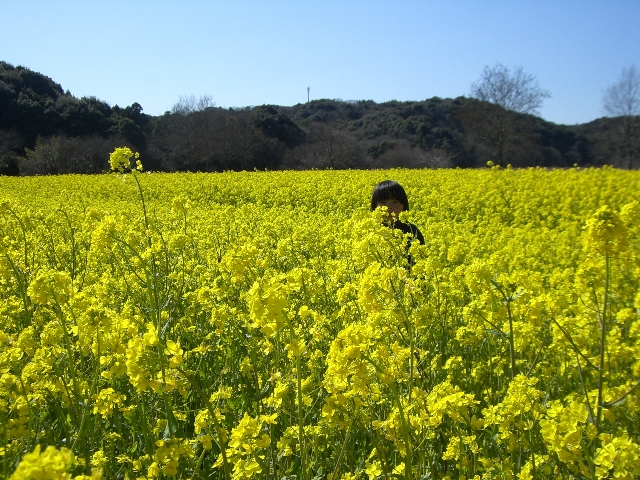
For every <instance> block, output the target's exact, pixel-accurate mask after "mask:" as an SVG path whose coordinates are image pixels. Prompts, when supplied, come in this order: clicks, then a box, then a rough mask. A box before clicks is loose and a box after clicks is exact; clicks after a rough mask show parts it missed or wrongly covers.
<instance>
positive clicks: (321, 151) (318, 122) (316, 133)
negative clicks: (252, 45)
mask: <svg viewBox="0 0 640 480" xmlns="http://www.w3.org/2000/svg"><path fill="white" fill-rule="evenodd" d="M208 105H211V103H210V102H209V103H207V102H191V103H189V102H187V103H186V104H183V105H177V107H180V108H174V109H173V113H172V112H166V113H165V114H164V115H161V116H157V117H154V116H149V115H146V114H144V113H143V108H142V106H141V105H139V104H137V103H134V104H132V105H130V106H127V107H120V106H118V105H115V106H113V107H112V106H110V105H109V104H108V103H106V102H104V101H101V100H98V99H97V98H95V97H83V98H76V97H74V96H73V95H71V93H70V92H68V91H66V92H65V91H64V90H63V88H62V86H61V85H59V84H58V83H56V82H55V81H54V80H52V79H51V78H49V77H47V76H45V75H42V74H40V73H36V72H33V71H31V70H29V69H27V68H23V67H19V66H18V67H14V66H12V65H10V64H8V63H6V62H0V173H2V174H8V175H17V174H27V175H28V174H56V173H72V172H74V173H98V172H102V171H105V170H106V169H107V168H108V163H107V160H108V154H109V152H110V151H112V150H113V148H115V147H116V146H123V145H128V146H130V147H131V148H133V149H135V150H136V151H138V152H140V154H141V157H142V158H143V159H144V165H145V168H147V169H152V170H165V171H178V170H179V171H187V170H188V171H222V170H253V169H254V168H258V169H265V168H268V169H311V168H318V169H322V168H336V169H337V168H389V167H409V168H418V167H420V168H423V167H428V168H445V167H477V166H485V165H486V162H487V161H488V160H490V159H491V160H494V162H495V163H499V164H503V165H507V164H511V165H513V166H514V167H524V166H545V167H567V166H571V165H573V164H578V165H581V166H586V165H602V164H620V166H624V164H623V158H622V156H621V154H620V151H619V150H620V149H619V145H620V138H619V133H618V132H619V131H620V128H619V127H620V123H621V119H616V118H612V119H611V118H602V119H599V120H596V121H594V122H591V123H588V124H583V125H575V126H566V125H557V124H553V123H550V122H546V121H545V120H543V119H541V118H539V117H535V116H532V115H522V114H515V113H511V112H505V111H504V110H502V109H500V108H499V107H497V106H495V105H493V104H489V103H486V102H480V101H477V100H474V99H469V98H465V97H459V98H456V99H440V98H437V97H434V98H431V99H428V100H424V101H419V102H396V101H392V102H385V103H375V102H373V101H371V100H364V101H347V102H345V101H342V100H337V99H334V100H315V101H311V102H308V103H305V104H298V105H295V106H293V107H279V106H272V105H263V106H259V107H247V108H241V109H223V108H216V107H213V106H208ZM499 119H503V120H504V119H506V121H499Z"/></svg>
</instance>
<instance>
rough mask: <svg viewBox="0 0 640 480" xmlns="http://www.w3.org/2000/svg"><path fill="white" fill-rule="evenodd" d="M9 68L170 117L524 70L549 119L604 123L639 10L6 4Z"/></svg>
mask: <svg viewBox="0 0 640 480" xmlns="http://www.w3.org/2000/svg"><path fill="white" fill-rule="evenodd" d="M0 25H2V27H1V28H0V60H4V61H6V62H9V63H11V64H13V65H23V66H25V67H28V68H30V69H32V70H35V71H38V72H40V73H43V74H45V75H47V76H49V77H51V78H52V79H53V80H54V81H56V82H58V83H60V84H61V85H62V88H64V89H65V90H69V91H70V92H71V93H72V94H73V95H75V96H77V97H82V96H96V97H98V98H99V99H101V100H103V101H106V102H108V103H109V104H110V105H116V104H118V105H120V106H126V105H130V104H131V103H133V102H138V103H140V105H142V107H143V109H144V112H145V113H148V114H150V115H160V114H162V113H164V112H165V111H166V110H169V109H171V106H172V105H173V104H175V103H176V102H177V101H178V99H179V97H180V96H181V95H196V96H197V97H199V96H200V95H210V96H211V97H212V99H213V101H214V102H215V103H216V105H217V106H220V107H240V106H249V105H262V104H276V105H295V104H296V103H303V102H305V101H306V100H307V87H309V88H310V89H311V90H310V96H311V99H318V98H340V99H343V100H369V99H370V100H374V101H376V102H385V101H388V100H400V101H406V100H424V99H426V98H431V97H434V96H437V97H441V98H447V97H457V96H460V95H467V96H468V95H469V93H470V89H471V84H472V83H473V82H474V81H475V80H477V79H478V78H479V76H480V74H481V72H482V69H483V67H484V66H485V65H490V66H493V65H495V64H496V63H497V62H501V63H503V64H504V65H506V66H507V67H516V66H522V67H523V69H524V71H525V72H526V73H530V74H533V75H535V76H536V77H537V78H538V80H539V82H540V86H541V87H543V88H544V89H546V90H548V91H549V92H550V93H551V94H552V98H550V99H548V100H546V101H545V103H544V105H543V107H542V109H541V110H540V115H541V116H542V117H543V118H545V119H546V120H549V121H552V122H556V123H564V124H575V123H584V122H588V121H591V120H594V119H596V118H599V117H601V116H603V111H602V94H603V92H604V90H605V88H606V87H607V86H609V85H611V84H612V83H613V82H615V81H616V79H617V78H618V77H619V75H620V72H621V71H622V69H623V67H628V66H631V65H635V66H636V68H640V0H599V1H590V0H579V1H578V0H537V1H533V0H531V1H529V0H509V1H506V0H505V1H498V0H495V1H491V0H484V1H479V0H478V1H470V0H447V1H445V0H433V1H428V0H423V1H418V0H393V1H392V0H387V1H376V0H368V1H350V0H340V1H333V0H323V1H312V0H308V1H303V0H298V1H293V0H290V1H285V0H278V1H276V0H263V1H257V0H254V1H249V0H228V1H195V0H181V1H162V0H153V1H149V0H130V1H119V0H110V1H106V0H105V1H92V0H83V1H80V0H76V1H71V0H57V1H54V0H50V1H32V0H20V1H16V0H0Z"/></svg>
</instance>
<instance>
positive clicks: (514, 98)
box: [465, 63, 551, 165]
mask: <svg viewBox="0 0 640 480" xmlns="http://www.w3.org/2000/svg"><path fill="white" fill-rule="evenodd" d="M471 96H472V97H473V98H477V99H478V100H480V101H482V102H488V103H491V104H493V106H490V107H489V106H484V107H483V106H482V105H473V106H472V108H470V109H468V110H467V112H465V116H466V123H467V124H468V125H475V127H474V130H475V131H476V132H478V134H479V136H480V137H481V139H482V140H483V141H484V142H485V143H488V144H489V145H490V146H491V147H492V148H493V149H494V150H495V154H496V160H497V163H498V164H499V165H503V164H504V155H505V148H506V146H507V145H508V143H509V141H510V140H511V137H512V135H513V123H514V115H513V114H514V113H526V114H537V113H538V111H539V109H540V107H541V106H542V102H543V101H544V99H545V98H550V97H551V94H550V93H549V92H548V91H546V90H543V89H542V88H540V86H539V84H538V80H537V79H536V77H535V76H533V75H531V74H528V73H525V72H524V71H523V70H522V67H517V68H515V69H514V70H513V71H512V70H509V68H507V67H505V66H504V65H502V64H501V63H497V64H496V65H495V66H494V67H489V66H485V67H484V70H483V71H482V75H481V76H480V79H479V80H478V81H476V82H474V83H473V84H472V85H471Z"/></svg>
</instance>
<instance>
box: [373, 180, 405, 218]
mask: <svg viewBox="0 0 640 480" xmlns="http://www.w3.org/2000/svg"><path fill="white" fill-rule="evenodd" d="M390 199H393V200H397V201H399V202H400V203H402V206H403V210H405V211H406V210H409V200H408V199H407V194H406V192H405V191H404V188H402V185H400V184H399V183H398V182H394V181H393V180H385V181H384V182H380V183H379V184H377V185H376V186H375V187H374V188H373V195H371V210H375V209H376V207H377V206H378V202H383V201H384V200H390Z"/></svg>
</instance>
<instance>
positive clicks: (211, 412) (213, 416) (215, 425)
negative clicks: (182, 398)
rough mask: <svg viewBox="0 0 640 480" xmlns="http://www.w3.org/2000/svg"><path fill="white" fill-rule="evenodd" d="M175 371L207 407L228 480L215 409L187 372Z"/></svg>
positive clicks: (224, 450)
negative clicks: (184, 379) (182, 376)
mask: <svg viewBox="0 0 640 480" xmlns="http://www.w3.org/2000/svg"><path fill="white" fill-rule="evenodd" d="M176 370H178V371H179V372H180V373H181V374H182V375H184V377H185V378H186V379H187V381H188V382H189V383H190V384H191V386H192V387H193V388H194V389H195V391H196V392H197V393H198V396H199V397H200V399H201V400H202V401H203V402H204V404H205V405H206V406H207V410H208V412H209V416H210V417H211V421H212V422H213V428H214V429H215V431H216V434H217V436H218V448H220V456H221V457H222V468H223V469H224V476H225V478H226V479H227V480H229V479H230V478H231V473H230V472H229V462H228V461H227V450H226V445H225V442H224V437H223V434H222V428H221V426H220V423H219V422H218V416H217V415H216V412H215V409H214V408H213V405H212V404H211V402H210V401H209V399H208V398H207V396H206V395H205V393H204V392H203V391H202V388H200V385H198V383H197V382H196V381H195V380H194V379H193V377H192V376H191V375H189V374H188V373H187V372H185V371H184V370H183V369H181V368H180V367H176Z"/></svg>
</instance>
